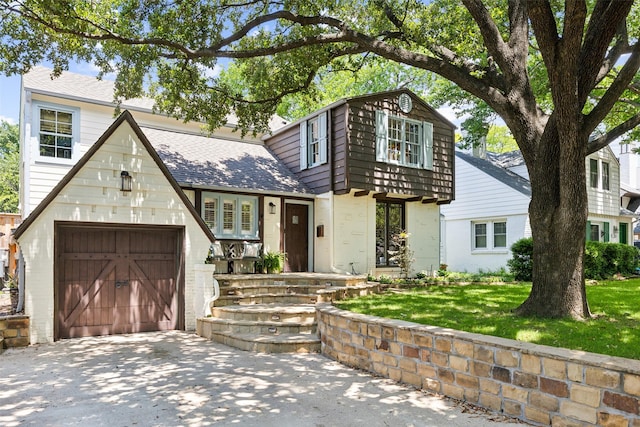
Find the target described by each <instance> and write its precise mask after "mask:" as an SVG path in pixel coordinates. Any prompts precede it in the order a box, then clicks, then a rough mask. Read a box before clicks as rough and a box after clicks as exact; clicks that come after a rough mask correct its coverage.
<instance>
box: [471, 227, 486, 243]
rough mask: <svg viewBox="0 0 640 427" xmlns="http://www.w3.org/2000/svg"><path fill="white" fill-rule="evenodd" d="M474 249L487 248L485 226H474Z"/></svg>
mask: <svg viewBox="0 0 640 427" xmlns="http://www.w3.org/2000/svg"><path fill="white" fill-rule="evenodd" d="M474 232H475V233H474V236H475V247H476V248H486V247H487V224H475V225H474Z"/></svg>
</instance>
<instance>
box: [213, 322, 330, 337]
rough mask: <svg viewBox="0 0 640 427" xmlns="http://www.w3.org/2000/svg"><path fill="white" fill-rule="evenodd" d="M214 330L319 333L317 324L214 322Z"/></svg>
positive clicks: (258, 332)
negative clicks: (272, 324)
mask: <svg viewBox="0 0 640 427" xmlns="http://www.w3.org/2000/svg"><path fill="white" fill-rule="evenodd" d="M211 331H212V332H225V333H228V334H231V335H234V334H262V335H285V334H309V335H312V334H317V331H318V327H317V325H281V326H265V325H233V324H227V323H212V324H211Z"/></svg>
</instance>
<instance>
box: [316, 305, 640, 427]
mask: <svg viewBox="0 0 640 427" xmlns="http://www.w3.org/2000/svg"><path fill="white" fill-rule="evenodd" d="M318 331H319V333H320V338H321V341H322V353H323V354H325V355H326V356H328V357H330V358H333V359H335V360H338V361H339V362H341V363H344V364H346V365H349V366H352V367H356V368H359V369H364V370H367V371H370V372H373V373H375V374H378V375H381V376H384V377H387V378H391V379H393V380H396V381H399V382H403V383H406V384H410V385H413V386H415V387H417V388H421V389H425V390H428V391H432V392H435V393H440V394H443V395H446V396H449V397H452V398H455V399H459V400H464V401H467V402H470V403H473V404H475V405H478V406H481V407H484V408H487V409H489V410H492V411H495V412H498V413H503V414H505V415H508V416H510V417H513V418H517V419H520V420H523V421H526V422H528V423H531V424H534V425H553V426H567V427H569V426H571V427H574V426H611V427H640V361H638V360H631V359H624V358H617V357H610V356H604V355H598V354H593V353H586V352H580V351H571V350H566V349H558V348H554V347H548V346H542V345H535V344H529V343H523V342H520V341H515V340H509V339H503V338H496V337H490V336H485V335H478V334H471V333H466V332H460V331H454V330H450V329H444V328H438V327H432V326H424V325H418V324H415V323H410V322H403V321H398V320H390V319H383V318H378V317H374V316H366V315H361V314H357V313H352V312H348V311H344V310H339V309H337V308H335V307H333V306H332V305H330V304H320V305H319V306H318Z"/></svg>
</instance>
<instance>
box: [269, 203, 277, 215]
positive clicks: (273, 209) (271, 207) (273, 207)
mask: <svg viewBox="0 0 640 427" xmlns="http://www.w3.org/2000/svg"><path fill="white" fill-rule="evenodd" d="M269 213H270V214H275V213H276V204H275V203H273V202H269Z"/></svg>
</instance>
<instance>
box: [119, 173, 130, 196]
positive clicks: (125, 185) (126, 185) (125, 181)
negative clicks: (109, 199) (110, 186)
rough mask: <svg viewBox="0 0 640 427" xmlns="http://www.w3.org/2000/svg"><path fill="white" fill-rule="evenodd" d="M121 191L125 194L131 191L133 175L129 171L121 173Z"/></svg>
mask: <svg viewBox="0 0 640 427" xmlns="http://www.w3.org/2000/svg"><path fill="white" fill-rule="evenodd" d="M120 191H122V192H124V193H128V192H129V191H131V175H129V172H127V171H122V172H120Z"/></svg>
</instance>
